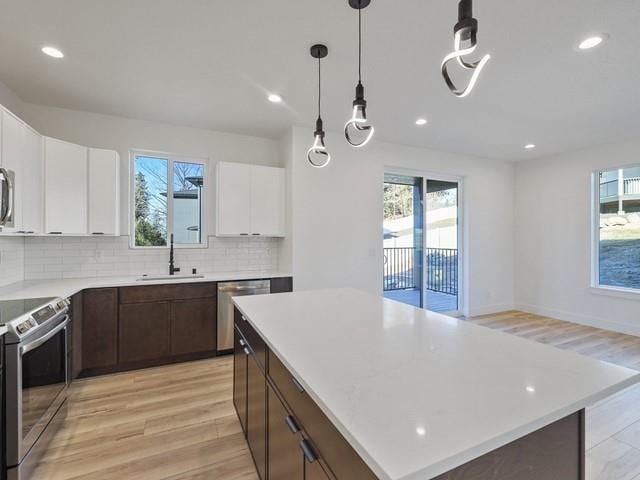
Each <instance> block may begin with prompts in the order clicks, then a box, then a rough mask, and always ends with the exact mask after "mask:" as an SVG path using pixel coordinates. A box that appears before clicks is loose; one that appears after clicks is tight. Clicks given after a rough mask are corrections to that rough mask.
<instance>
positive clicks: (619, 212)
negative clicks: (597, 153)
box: [593, 166, 640, 290]
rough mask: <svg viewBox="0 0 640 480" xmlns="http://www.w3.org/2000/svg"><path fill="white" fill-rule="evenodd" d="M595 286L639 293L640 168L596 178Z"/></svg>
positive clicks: (600, 175) (623, 170) (605, 173)
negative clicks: (632, 290) (631, 290)
mask: <svg viewBox="0 0 640 480" xmlns="http://www.w3.org/2000/svg"><path fill="white" fill-rule="evenodd" d="M593 183H594V199H595V202H594V203H595V206H594V212H595V218H594V227H595V228H594V230H595V248H594V256H595V269H594V283H595V286H602V287H613V288H623V289H634V290H640V166H632V167H624V168H617V169H611V170H601V171H598V172H596V173H595V175H594V182H593Z"/></svg>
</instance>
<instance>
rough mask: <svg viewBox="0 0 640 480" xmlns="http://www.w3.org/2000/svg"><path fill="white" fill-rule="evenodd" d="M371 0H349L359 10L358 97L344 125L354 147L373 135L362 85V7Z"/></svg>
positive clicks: (365, 141) (352, 6) (359, 145)
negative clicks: (349, 117)
mask: <svg viewBox="0 0 640 480" xmlns="http://www.w3.org/2000/svg"><path fill="white" fill-rule="evenodd" d="M370 3H371V0H349V5H350V6H351V8H355V9H356V10H358V85H356V99H355V100H354V101H353V113H352V115H351V119H350V120H349V121H348V122H347V123H346V125H345V126H344V136H345V138H346V139H347V142H349V144H350V145H351V146H352V147H356V148H359V147H364V146H365V145H366V144H367V143H369V141H370V140H371V138H372V137H373V132H374V128H373V125H370V124H368V123H367V101H366V100H365V99H364V87H363V86H362V9H363V8H366V7H368V6H369V4H370Z"/></svg>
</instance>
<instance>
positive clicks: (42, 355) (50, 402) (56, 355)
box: [7, 315, 69, 466]
mask: <svg viewBox="0 0 640 480" xmlns="http://www.w3.org/2000/svg"><path fill="white" fill-rule="evenodd" d="M68 321H69V317H68V316H66V315H65V316H64V317H62V318H61V321H60V322H57V323H54V325H52V327H51V328H50V329H49V330H47V331H46V332H43V333H42V334H41V335H38V336H37V337H35V338H28V339H26V340H25V341H24V342H22V343H20V344H17V345H11V346H10V348H12V347H13V348H12V349H13V352H12V355H10V356H8V357H9V358H8V360H11V359H13V360H16V361H17V362H16V365H15V367H16V368H15V369H13V368H12V367H11V366H9V365H7V366H8V367H9V368H10V371H11V370H13V373H14V374H15V380H16V382H15V383H13V385H11V386H10V385H9V383H8V384H7V388H15V392H16V393H17V395H16V397H15V402H11V401H10V402H8V405H7V407H8V411H7V415H8V416H10V415H11V416H13V415H14V412H15V419H16V422H15V424H14V425H11V424H13V423H14V422H9V421H8V422H7V437H8V438H7V440H8V442H7V449H8V450H7V453H8V455H7V464H8V465H9V466H13V465H17V464H19V463H20V462H21V461H22V460H23V459H24V457H25V456H26V455H27V454H28V453H29V451H30V450H31V449H32V447H33V446H34V444H35V443H36V441H37V440H38V438H39V437H40V435H42V432H43V431H44V430H45V428H46V427H47V425H48V424H49V422H50V421H51V419H52V418H53V416H54V415H55V414H56V412H57V411H58V409H59V408H60V406H61V405H62V403H63V402H64V400H65V399H66V390H67V387H68V383H69V371H68V370H69V369H68V364H67V328H68ZM12 357H13V358H12ZM12 376H13V375H12ZM7 380H9V378H7ZM16 387H17V388H16ZM12 410H13V411H12ZM7 420H9V418H8V419H7ZM11 430H13V431H11ZM11 437H13V438H11Z"/></svg>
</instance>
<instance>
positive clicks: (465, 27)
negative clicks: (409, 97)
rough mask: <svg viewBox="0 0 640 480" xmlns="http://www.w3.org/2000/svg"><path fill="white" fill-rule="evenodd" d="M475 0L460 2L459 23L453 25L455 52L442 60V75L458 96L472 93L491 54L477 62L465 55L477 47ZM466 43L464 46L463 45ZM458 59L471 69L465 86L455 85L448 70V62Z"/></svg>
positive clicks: (461, 63)
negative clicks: (469, 59)
mask: <svg viewBox="0 0 640 480" xmlns="http://www.w3.org/2000/svg"><path fill="white" fill-rule="evenodd" d="M472 1H473V0H460V3H459V4H458V23H456V25H455V27H453V52H451V53H450V54H449V55H447V56H446V57H444V59H443V60H442V65H441V69H442V76H443V77H444V80H445V82H446V83H447V86H448V87H449V90H451V92H452V93H453V94H454V95H455V96H456V97H460V98H462V97H466V96H467V95H469V94H470V93H471V91H472V90H473V87H474V86H475V85H476V82H477V81H478V76H479V75H480V72H482V69H483V68H484V66H485V65H486V64H487V62H488V61H489V59H490V58H491V55H485V56H484V57H482V58H481V59H480V60H479V61H477V62H468V61H466V60H465V59H464V58H463V57H464V56H466V55H470V54H472V53H473V52H474V51H475V49H476V48H477V46H478V45H477V38H476V37H477V34H478V21H477V20H476V19H475V18H473V4H472ZM463 45H464V46H463ZM452 60H456V61H457V63H458V65H460V66H461V67H462V68H464V69H465V70H471V71H472V74H471V79H470V80H469V84H468V85H467V86H466V87H465V88H458V87H456V86H455V84H454V83H453V81H452V80H451V77H450V76H449V72H448V71H447V64H448V63H449V62H450V61H452Z"/></svg>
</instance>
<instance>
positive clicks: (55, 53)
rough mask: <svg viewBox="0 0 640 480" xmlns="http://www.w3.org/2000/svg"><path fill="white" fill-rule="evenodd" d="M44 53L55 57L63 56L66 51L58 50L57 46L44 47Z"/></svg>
mask: <svg viewBox="0 0 640 480" xmlns="http://www.w3.org/2000/svg"><path fill="white" fill-rule="evenodd" d="M42 53H44V54H45V55H49V56H50V57H53V58H63V57H64V53H62V52H61V51H60V50H58V49H57V48H56V47H42Z"/></svg>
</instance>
